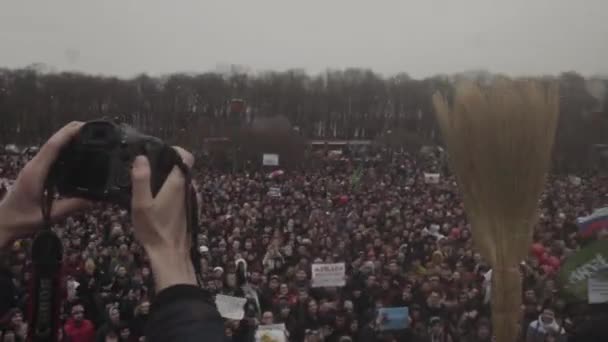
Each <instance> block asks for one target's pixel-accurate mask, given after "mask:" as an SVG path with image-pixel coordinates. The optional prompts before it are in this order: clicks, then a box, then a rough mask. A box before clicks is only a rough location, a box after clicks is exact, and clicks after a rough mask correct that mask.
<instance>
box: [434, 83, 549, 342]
mask: <svg viewBox="0 0 608 342" xmlns="http://www.w3.org/2000/svg"><path fill="white" fill-rule="evenodd" d="M433 104H434V106H435V112H436V115H437V119H438V122H439V125H440V127H441V131H442V133H443V137H444V140H445V142H446V145H447V148H448V155H449V162H450V166H451V168H452V171H453V172H454V174H455V176H456V179H457V182H458V184H459V187H460V190H461V192H462V195H463V199H464V204H465V209H466V212H467V215H468V218H469V221H470V223H471V229H472V236H473V242H474V245H475V247H476V248H477V249H478V250H479V252H480V253H481V254H482V256H483V257H484V258H485V259H486V260H487V261H489V262H490V263H491V265H492V303H491V304H492V324H493V330H494V334H495V336H496V338H497V341H498V342H507V341H515V339H516V337H517V332H518V322H519V318H520V317H519V316H520V305H521V286H522V285H521V276H520V274H519V263H520V262H521V260H522V259H524V258H525V257H526V256H527V252H528V248H529V245H530V244H531V242H532V228H533V225H534V223H535V220H536V210H537V205H538V201H539V198H540V195H541V192H542V190H543V186H544V183H545V180H546V175H547V171H548V167H549V162H550V154H551V149H552V146H553V141H554V137H555V130H556V126H557V118H558V112H559V95H558V87H557V84H556V83H555V82H541V81H535V80H510V79H506V78H500V79H496V80H495V81H493V82H492V84H491V85H489V86H485V87H481V86H479V85H477V84H475V83H473V82H464V83H459V84H458V85H457V86H456V88H455V93H454V97H453V101H452V102H451V103H450V102H449V101H448V99H447V97H446V96H443V95H440V94H435V95H434V96H433Z"/></svg>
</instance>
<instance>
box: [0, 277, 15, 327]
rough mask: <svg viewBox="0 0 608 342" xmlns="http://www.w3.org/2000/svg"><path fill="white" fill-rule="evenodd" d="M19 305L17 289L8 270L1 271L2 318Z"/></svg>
mask: <svg viewBox="0 0 608 342" xmlns="http://www.w3.org/2000/svg"><path fill="white" fill-rule="evenodd" d="M16 305H17V289H16V288H15V284H13V279H12V275H11V273H10V272H9V271H8V270H0V318H2V316H4V315H5V314H6V313H7V312H8V311H9V310H10V309H12V308H14V307H15V306H16Z"/></svg>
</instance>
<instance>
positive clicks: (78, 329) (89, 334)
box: [65, 303, 95, 342]
mask: <svg viewBox="0 0 608 342" xmlns="http://www.w3.org/2000/svg"><path fill="white" fill-rule="evenodd" d="M65 334H66V337H68V338H69V339H70V341H72V342H94V341H95V326H94V325H93V322H91V321H90V320H88V319H85V315H84V306H82V304H80V303H76V304H74V305H73V306H72V307H71V309H70V318H69V319H68V320H67V322H66V323H65Z"/></svg>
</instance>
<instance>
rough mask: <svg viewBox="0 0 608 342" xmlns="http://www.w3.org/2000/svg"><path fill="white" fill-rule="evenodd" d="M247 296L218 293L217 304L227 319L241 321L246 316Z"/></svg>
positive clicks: (221, 313)
mask: <svg viewBox="0 0 608 342" xmlns="http://www.w3.org/2000/svg"><path fill="white" fill-rule="evenodd" d="M245 303H247V299H246V298H239V297H232V296H225V295H221V294H218V295H217V296H215V305H216V306H217V310H218V311H219V312H220V315H221V316H222V317H224V318H226V319H233V320H237V321H240V320H242V319H243V317H244V316H245V309H244V308H245Z"/></svg>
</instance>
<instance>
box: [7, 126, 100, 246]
mask: <svg viewBox="0 0 608 342" xmlns="http://www.w3.org/2000/svg"><path fill="white" fill-rule="evenodd" d="M82 125H84V123H83V122H78V121H74V122H71V123H69V124H67V125H65V126H64V127H63V128H61V129H60V130H59V131H57V132H56V133H55V134H54V135H53V136H52V137H51V138H50V139H49V140H48V141H47V142H46V143H45V144H44V145H43V146H42V147H41V148H40V150H39V151H38V154H36V156H35V157H34V158H33V159H32V160H30V161H29V162H28V163H27V164H26V165H25V167H24V168H23V169H22V170H21V172H19V175H18V176H17V180H16V181H15V184H14V186H13V188H12V189H11V190H10V191H9V192H8V193H7V195H6V197H5V198H4V199H3V200H2V202H0V248H2V247H4V246H5V245H6V244H7V243H8V242H10V241H11V240H13V239H16V238H18V237H21V236H26V235H29V234H32V233H34V232H36V231H37V230H38V229H39V228H40V226H41V225H42V212H41V210H40V204H41V202H42V192H43V189H44V182H45V180H46V178H47V176H48V173H49V170H50V168H51V166H52V165H53V162H54V161H55V159H56V158H57V156H58V155H59V153H60V151H61V149H62V148H63V147H64V146H65V145H66V144H67V143H68V142H69V141H70V140H71V139H72V138H73V137H74V136H75V135H76V134H77V133H78V131H79V130H80V128H81V127H82ZM88 205H89V202H88V201H87V200H84V199H80V198H66V199H60V200H57V201H55V203H54V204H53V208H52V211H51V219H53V220H56V219H58V218H60V217H63V216H66V215H69V214H71V213H73V212H75V211H77V210H79V209H83V208H86V207H87V206H88Z"/></svg>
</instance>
